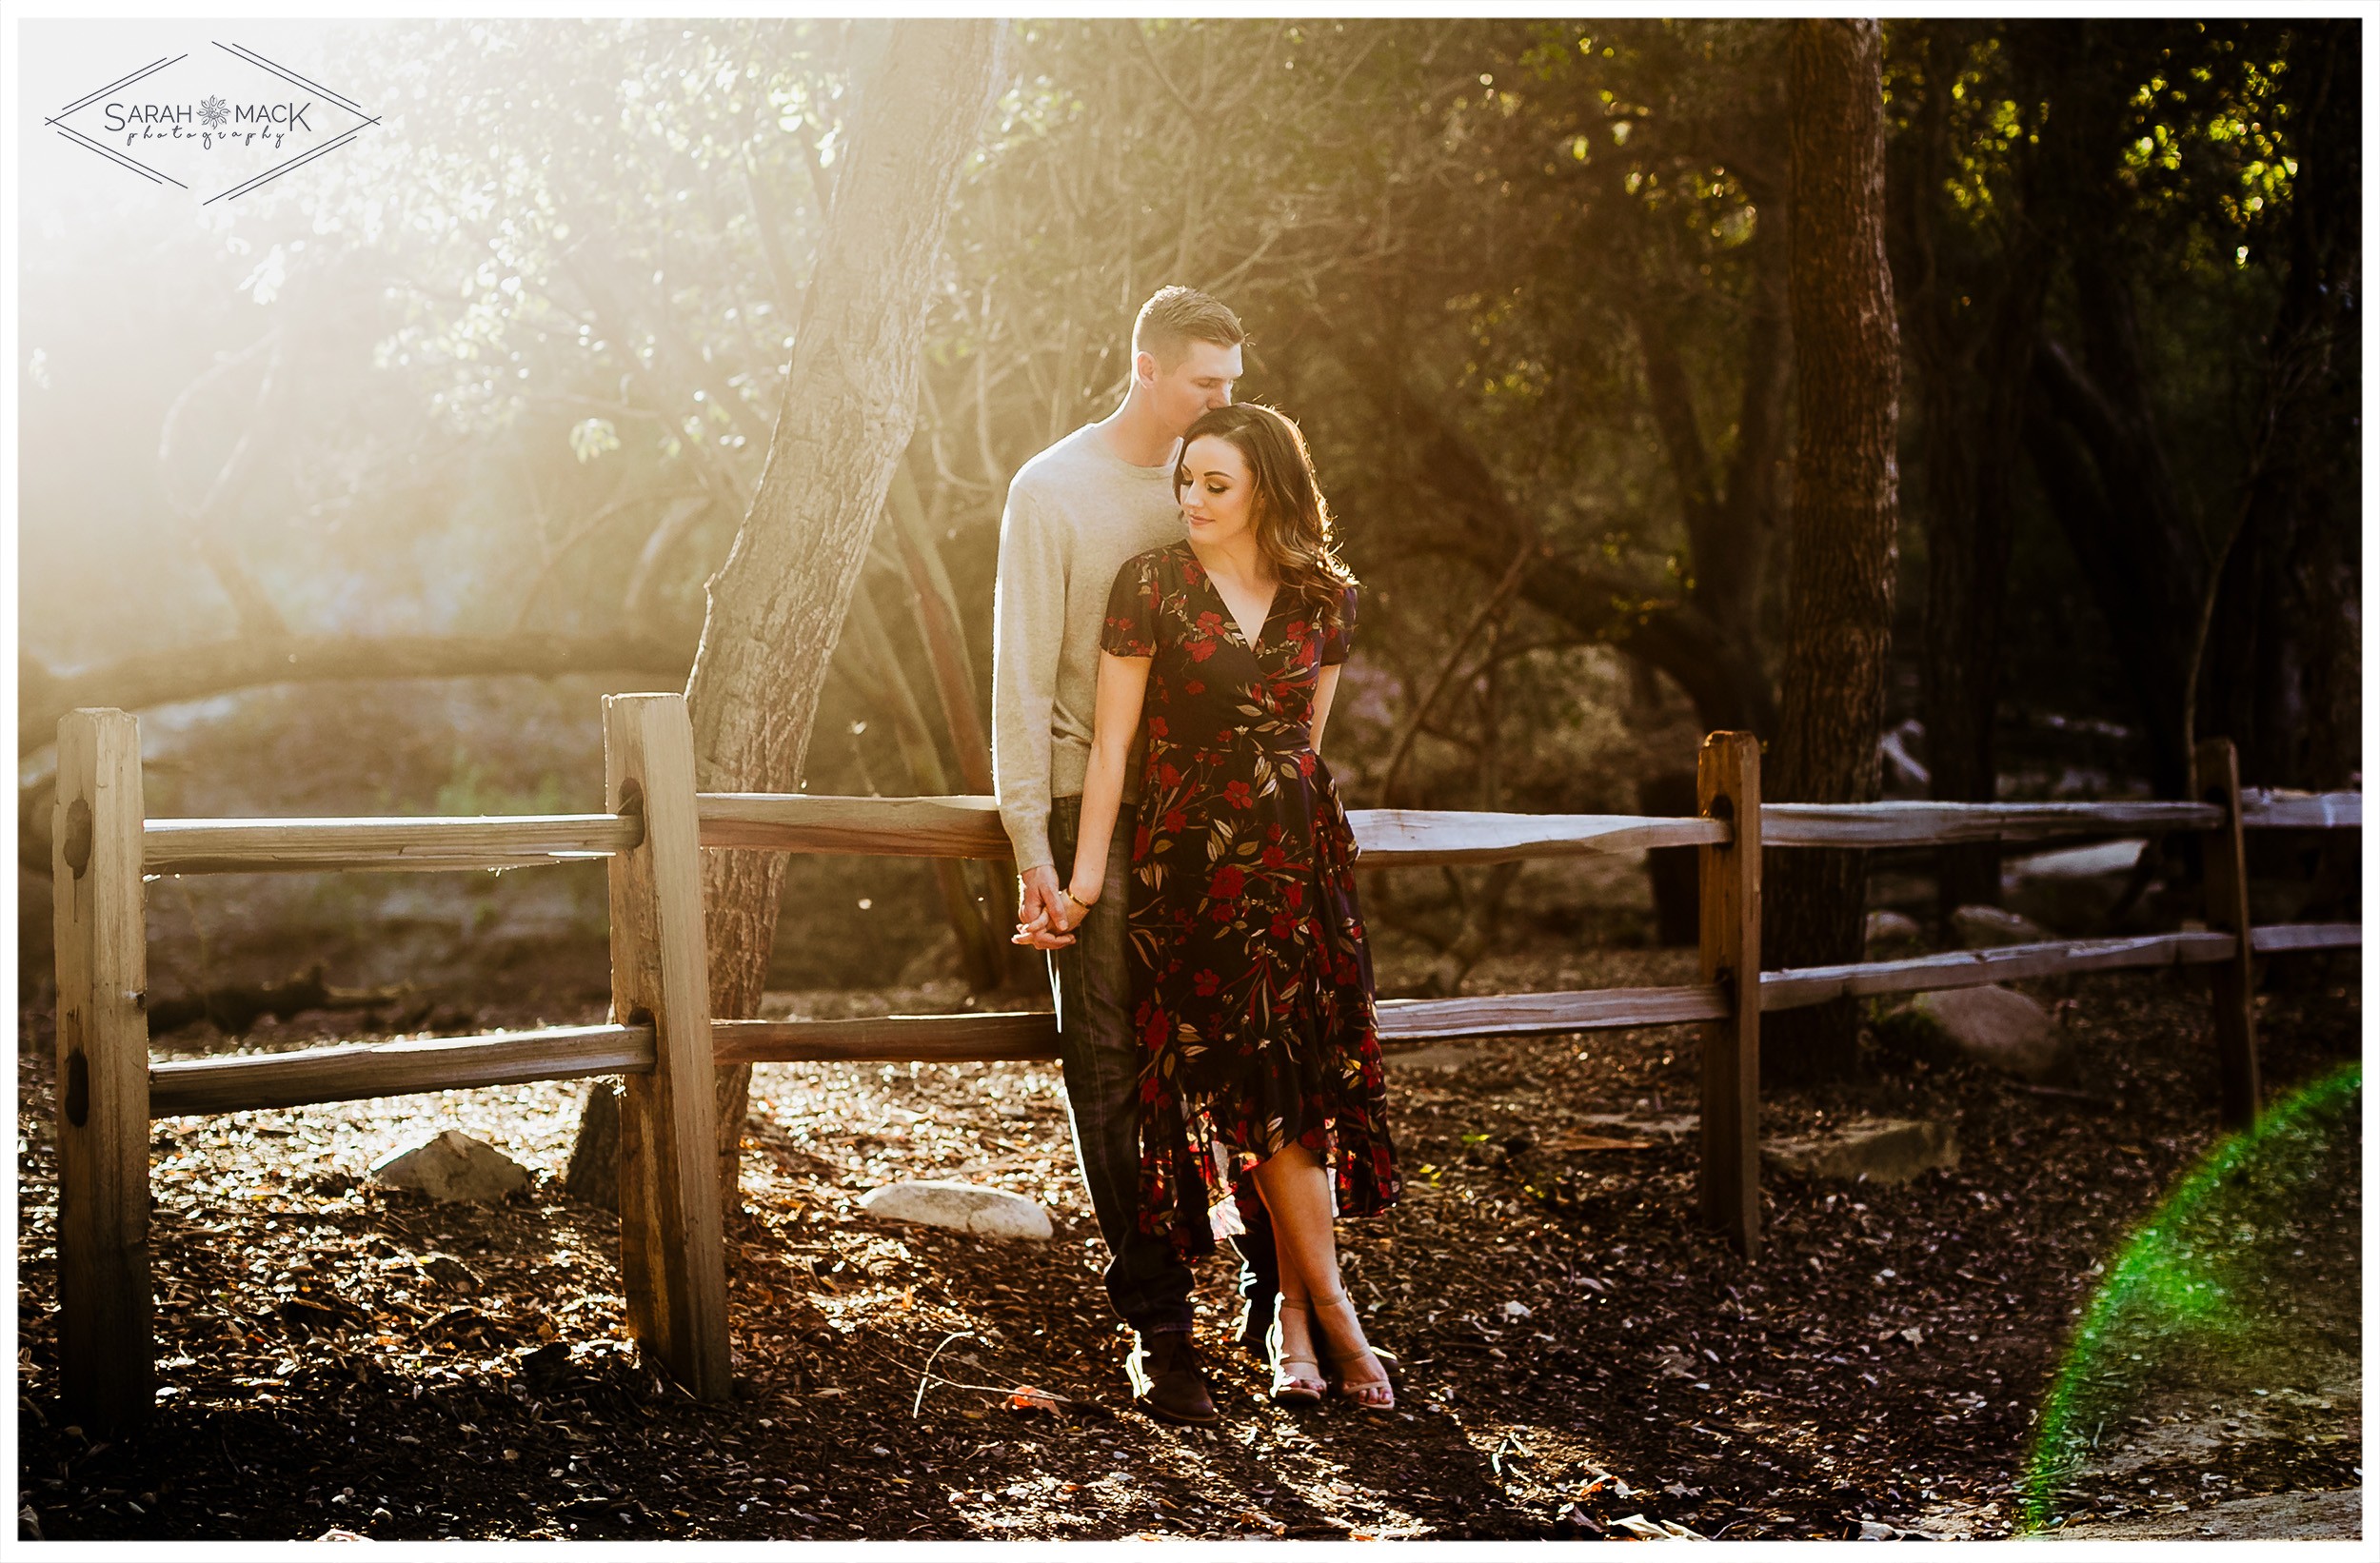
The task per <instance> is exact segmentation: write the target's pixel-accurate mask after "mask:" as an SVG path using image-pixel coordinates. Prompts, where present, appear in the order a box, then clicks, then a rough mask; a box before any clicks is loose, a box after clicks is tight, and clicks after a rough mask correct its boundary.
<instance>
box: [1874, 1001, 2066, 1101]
mask: <svg viewBox="0 0 2380 1563" xmlns="http://www.w3.org/2000/svg"><path fill="white" fill-rule="evenodd" d="M1909 1009H1910V1013H1911V1014H1913V1015H1914V1016H1915V1017H1916V1018H1917V1019H1919V1020H1921V1021H1923V1022H1925V1023H1927V1024H1929V1025H1931V1026H1932V1027H1934V1029H1935V1030H1937V1031H1939V1032H1940V1033H1941V1034H1942V1036H1943V1037H1944V1038H1946V1039H1948V1040H1949V1041H1950V1043H1951V1044H1952V1045H1953V1046H1954V1047H1955V1048H1957V1049H1958V1051H1959V1052H1960V1053H1961V1054H1962V1055H1964V1056H1965V1057H1966V1058H1969V1059H1971V1060H1972V1061H1973V1062H1975V1063H1980V1064H1988V1065H1990V1066H1991V1067H1992V1068H1993V1069H2004V1070H2006V1071H2008V1073H2010V1074H2012V1075H2019V1076H2022V1077H2023V1078H2026V1079H2029V1080H2038V1079H2046V1078H2049V1077H2050V1076H2052V1075H2054V1074H2056V1073H2057V1072H2058V1071H2059V1069H2060V1068H2061V1067H2062V1066H2063V1065H2064V1063H2065V1062H2066V1039H2065V1037H2064V1035H2063V1034H2062V1033H2060V1032H2059V1030H2058V1028H2057V1026H2056V1024H2055V1023H2054V1022H2053V1020H2052V1019H2051V1018H2050V1012H2049V1011H2048V1010H2047V1009H2044V1008H2043V1007H2042V1006H2041V1005H2040V1004H2039V1003H2037V1002H2035V1001H2034V1000H2033V999H2028V998H2026V997H2025V996H2024V995H2023V994H2021V993H2017V992H2015V991H2013V989H2009V988H2003V987H2000V986H1998V985H1996V984H1993V985H1992V986H1988V987H1980V988H1948V989H1945V990H1943V991H1942V992H1939V993H1921V994H1919V995H1918V996H1917V997H1916V998H1915V999H1913V1000H1911V1002H1910V1006H1909Z"/></svg>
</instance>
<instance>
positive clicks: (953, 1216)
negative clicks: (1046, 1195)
mask: <svg viewBox="0 0 2380 1563" xmlns="http://www.w3.org/2000/svg"><path fill="white" fill-rule="evenodd" d="M860 1208H861V1209H862V1210H863V1211H865V1212H867V1213H868V1214H869V1215H870V1216H877V1217H883V1219H885V1220H887V1221H916V1222H918V1223H920V1224H922V1225H924V1226H933V1227H948V1228H949V1229H950V1230H951V1231H953V1232H965V1233H970V1234H972V1235H974V1236H975V1237H1022V1238H1026V1239H1029V1240H1031V1241H1034V1242H1043V1241H1046V1240H1048V1238H1049V1236H1050V1232H1051V1230H1052V1229H1051V1227H1050V1223H1049V1212H1048V1211H1046V1210H1043V1209H1042V1208H1041V1202H1040V1201H1039V1200H1035V1199H1028V1198H1026V1197H1024V1196H1023V1195H1021V1194H1011V1193H1009V1192H1008V1191H1007V1190H1006V1189H992V1188H985V1187H984V1186H983V1185H982V1184H981V1183H962V1182H959V1181H957V1180H956V1179H952V1178H939V1177H937V1178H919V1179H916V1180H913V1181H909V1182H902V1183H887V1184H885V1185H884V1186H883V1187H882V1188H875V1189H870V1190H868V1191H867V1193H866V1194H864V1195H863V1196H861V1197H860Z"/></svg>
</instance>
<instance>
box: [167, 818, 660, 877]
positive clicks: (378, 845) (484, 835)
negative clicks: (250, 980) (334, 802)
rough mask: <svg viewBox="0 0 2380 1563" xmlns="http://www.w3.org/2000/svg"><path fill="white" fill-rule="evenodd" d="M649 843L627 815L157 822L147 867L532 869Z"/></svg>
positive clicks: (183, 870) (221, 870)
mask: <svg viewBox="0 0 2380 1563" xmlns="http://www.w3.org/2000/svg"><path fill="white" fill-rule="evenodd" d="M644 840H645V823H644V821H642V820H640V819H638V818H637V817H636V816H634V815H621V814H514V815H491V816H488V817H486V818H484V819H475V820H470V819H406V818H402V817H400V818H396V819H386V820H151V821H149V822H148V823H147V825H146V826H145V827H144V828H143V830H142V832H141V869H142V872H144V873H148V874H258V873H274V872H281V873H321V872H324V871H326V870H333V869H396V870H415V871H436V870H446V869H459V868H532V867H536V866H537V865H539V864H542V863H558V862H580V861H589V860H597V859H603V858H609V857H613V856H616V855H617V854H619V853H622V852H633V851H635V850H636V848H637V845H638V843H639V842H641V841H644Z"/></svg>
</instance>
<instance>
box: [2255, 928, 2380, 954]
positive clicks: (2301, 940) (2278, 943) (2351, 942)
mask: <svg viewBox="0 0 2380 1563" xmlns="http://www.w3.org/2000/svg"><path fill="white" fill-rule="evenodd" d="M2248 942H2249V946H2250V947H2251V949H2253V950H2254V951H2255V952H2256V954H2258V955H2279V954H2282V953H2283V952H2285V951H2289V950H2359V949H2361V948H2363V943H2364V925H2363V924H2362V923H2360V922H2268V923H2266V924H2265V925H2264V926H2263V927H2261V928H2256V929H2252V930H2251V931H2250V933H2249V936H2248Z"/></svg>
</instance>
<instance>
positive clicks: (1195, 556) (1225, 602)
mask: <svg viewBox="0 0 2380 1563" xmlns="http://www.w3.org/2000/svg"><path fill="white" fill-rule="evenodd" d="M1182 547H1183V548H1185V549H1187V550H1188V551H1189V554H1190V563H1191V564H1196V565H1197V566H1198V567H1199V584H1200V585H1202V586H1204V587H1205V588H1206V592H1207V595H1208V596H1209V597H1212V598H1214V599H1215V605H1216V606H1217V607H1220V608H1221V609H1222V610H1223V614H1222V618H1223V623H1224V624H1225V625H1226V626H1228V627H1229V628H1230V630H1231V632H1232V634H1233V635H1234V636H1236V637H1237V638H1238V639H1239V642H1240V647H1241V649H1243V650H1245V651H1246V652H1247V654H1248V655H1249V656H1251V657H1253V656H1255V655H1257V648H1258V647H1259V646H1260V645H1262V644H1263V643H1264V632H1265V631H1266V630H1268V629H1270V628H1272V627H1273V620H1274V617H1275V616H1276V614H1277V613H1278V612H1279V608H1280V583H1279V582H1278V581H1276V582H1274V583H1273V595H1272V598H1271V600H1270V601H1268V602H1267V603H1265V604H1264V617H1263V618H1262V619H1261V620H1259V621H1258V623H1257V626H1256V639H1255V640H1253V641H1251V640H1249V639H1248V632H1247V630H1246V629H1244V628H1242V627H1241V625H1240V615H1238V614H1237V613H1234V612H1233V611H1232V609H1231V599H1230V598H1228V597H1225V596H1224V595H1223V588H1222V587H1220V586H1219V585H1217V584H1215V572H1214V571H1213V570H1210V569H1208V568H1207V567H1206V562H1205V561H1204V560H1202V559H1200V557H1199V551H1198V550H1197V549H1196V548H1192V547H1190V544H1187V543H1185V544H1182Z"/></svg>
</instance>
